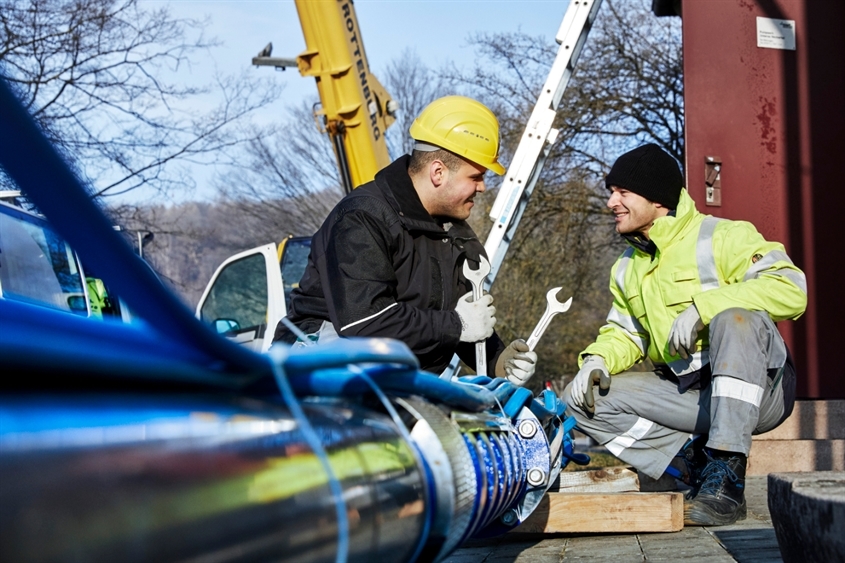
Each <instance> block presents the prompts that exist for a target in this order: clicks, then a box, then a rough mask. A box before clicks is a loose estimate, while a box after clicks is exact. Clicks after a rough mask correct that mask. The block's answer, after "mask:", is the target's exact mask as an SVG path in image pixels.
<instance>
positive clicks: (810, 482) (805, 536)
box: [768, 471, 845, 563]
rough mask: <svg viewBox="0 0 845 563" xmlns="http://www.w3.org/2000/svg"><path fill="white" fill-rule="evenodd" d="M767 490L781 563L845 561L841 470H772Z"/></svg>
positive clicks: (844, 475) (844, 491)
mask: <svg viewBox="0 0 845 563" xmlns="http://www.w3.org/2000/svg"><path fill="white" fill-rule="evenodd" d="M768 490H769V511H770V513H771V515H772V524H773V526H774V529H775V534H776V535H777V541H778V546H779V547H780V552H781V556H782V557H783V561H784V563H832V562H843V561H845V471H819V472H813V473H773V474H771V475H769V482H768Z"/></svg>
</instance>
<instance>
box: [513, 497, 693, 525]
mask: <svg viewBox="0 0 845 563" xmlns="http://www.w3.org/2000/svg"><path fill="white" fill-rule="evenodd" d="M683 527H684V497H683V495H682V494H681V493H612V494H589V493H587V494H582V493H548V494H546V496H545V497H543V500H542V501H541V502H540V505H539V506H538V507H537V508H536V509H535V510H534V512H533V513H532V514H531V516H529V517H528V519H527V520H526V521H525V522H523V523H522V524H521V525H519V526H518V527H516V528H515V529H514V530H513V533H528V534H559V533H573V532H577V533H599V534H601V533H611V534H618V533H638V532H677V531H679V530H681V529H683Z"/></svg>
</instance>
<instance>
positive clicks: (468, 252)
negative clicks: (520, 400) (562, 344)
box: [274, 156, 504, 377]
mask: <svg viewBox="0 0 845 563" xmlns="http://www.w3.org/2000/svg"><path fill="white" fill-rule="evenodd" d="M409 158H410V157H408V156H404V157H401V158H399V159H397V160H396V161H394V162H393V163H392V164H390V165H389V166H387V167H386V168H384V169H383V170H381V171H380V172H379V173H378V174H376V178H375V180H374V181H372V182H368V183H366V184H364V185H362V186H361V187H359V188H357V189H355V190H354V191H352V192H351V193H350V194H348V195H347V196H346V197H344V198H343V199H342V200H341V201H340V203H338V204H337V206H335V208H334V209H333V210H332V212H331V213H330V214H329V216H328V218H327V219H326V221H325V222H324V223H323V225H322V226H321V227H320V229H319V230H318V231H317V233H316V234H315V235H314V238H313V239H312V241H311V254H310V255H309V257H308V266H307V267H306V269H305V273H304V274H303V276H302V280H301V281H300V283H299V287H298V288H295V289H294V290H293V292H292V293H291V307H290V311H288V319H290V320H291V321H292V322H293V323H294V324H296V325H297V326H298V327H299V328H300V329H301V330H302V331H303V332H304V333H306V334H310V333H313V332H316V331H317V330H319V329H320V326H321V325H322V323H323V321H324V320H330V321H331V322H332V324H333V325H334V329H335V331H337V333H338V334H339V335H340V336H345V337H350V336H381V337H390V338H396V339H399V340H402V341H403V342H405V344H407V345H408V347H410V349H411V350H412V351H413V352H414V354H415V355H416V356H417V358H418V359H419V361H420V365H421V367H422V368H423V369H425V370H428V371H431V372H433V373H440V372H442V371H443V370H444V369H445V368H446V367H447V366H448V365H449V361H450V360H451V358H452V356H453V355H454V354H455V353H456V352H457V353H458V355H459V357H460V358H461V360H463V362H464V363H466V364H467V365H468V366H470V367H473V368H474V366H475V345H474V344H473V343H465V342H460V341H459V339H460V335H461V320H460V318H459V317H458V314H457V313H456V312H455V305H456V304H457V302H458V298H460V297H461V296H463V295H464V294H466V293H467V292H469V291H472V285H471V284H470V283H469V282H468V281H467V280H466V278H465V277H464V275H463V271H462V269H463V264H464V261H465V260H469V261H470V266H471V267H472V268H473V269H477V268H478V261H479V257H480V255H481V254H484V246H483V245H482V244H481V242H480V241H479V240H478V237H477V236H476V235H475V233H474V232H473V230H472V229H471V228H470V226H469V225H468V224H467V223H466V222H464V221H457V220H456V221H453V222H452V224H451V227H450V228H449V229H448V230H444V228H443V226H442V225H441V224H440V223H438V222H437V221H435V220H434V219H433V218H432V217H431V215H429V214H428V212H427V211H426V210H425V208H424V207H423V205H422V202H421V201H420V199H419V196H418V195H417V192H416V190H415V189H414V185H413V183H412V182H411V178H410V176H408V160H409ZM295 339H296V337H295V336H294V335H293V334H291V332H290V331H289V330H288V329H287V327H285V326H284V324H282V323H280V324H279V325H278V327H277V328H276V333H275V335H274V340H276V341H279V340H280V341H283V342H288V343H293V342H294V341H295ZM503 348H504V345H503V343H502V341H501V339H500V338H499V337H498V336H497V335H496V334H495V333H494V334H493V336H492V337H491V338H489V339H488V340H487V356H488V366H489V368H488V372H489V375H490V376H491V377H492V376H493V370H494V367H495V359H496V358H497V357H498V355H499V353H501V351H502V349H503Z"/></svg>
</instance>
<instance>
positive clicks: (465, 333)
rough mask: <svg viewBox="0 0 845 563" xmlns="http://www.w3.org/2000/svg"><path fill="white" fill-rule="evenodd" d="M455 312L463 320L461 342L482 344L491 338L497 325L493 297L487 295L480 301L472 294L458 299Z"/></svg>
mask: <svg viewBox="0 0 845 563" xmlns="http://www.w3.org/2000/svg"><path fill="white" fill-rule="evenodd" d="M455 312H457V313H458V316H459V317H460V318H461V342H480V341H481V340H485V339H487V338H490V336H491V335H492V334H493V327H494V326H495V325H496V308H495V307H494V306H493V296H492V295H490V294H489V293H485V294H484V295H483V296H482V297H481V299H479V300H478V301H473V300H472V292H469V293H467V294H466V295H464V296H463V297H461V298H460V299H458V305H457V306H456V307H455Z"/></svg>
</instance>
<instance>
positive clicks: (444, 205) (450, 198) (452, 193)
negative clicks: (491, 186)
mask: <svg viewBox="0 0 845 563" xmlns="http://www.w3.org/2000/svg"><path fill="white" fill-rule="evenodd" d="M446 170H447V171H446V175H447V176H446V180H445V182H444V184H443V186H442V187H441V188H440V190H439V195H438V198H437V200H438V206H437V207H438V209H437V212H436V213H432V215H439V216H442V217H450V218H452V219H461V220H464V219H467V218H468V217H469V213H470V211H471V210H472V206H473V205H474V203H473V199H474V198H475V194H478V193H481V192H483V191H484V190H485V189H486V187H485V186H484V174H485V173H486V172H487V169H486V168H484V167H483V166H481V165H479V164H475V163H472V162H466V161H464V162H463V163H461V167H460V168H459V169H458V170H456V171H455V172H452V171H451V170H448V169H446Z"/></svg>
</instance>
